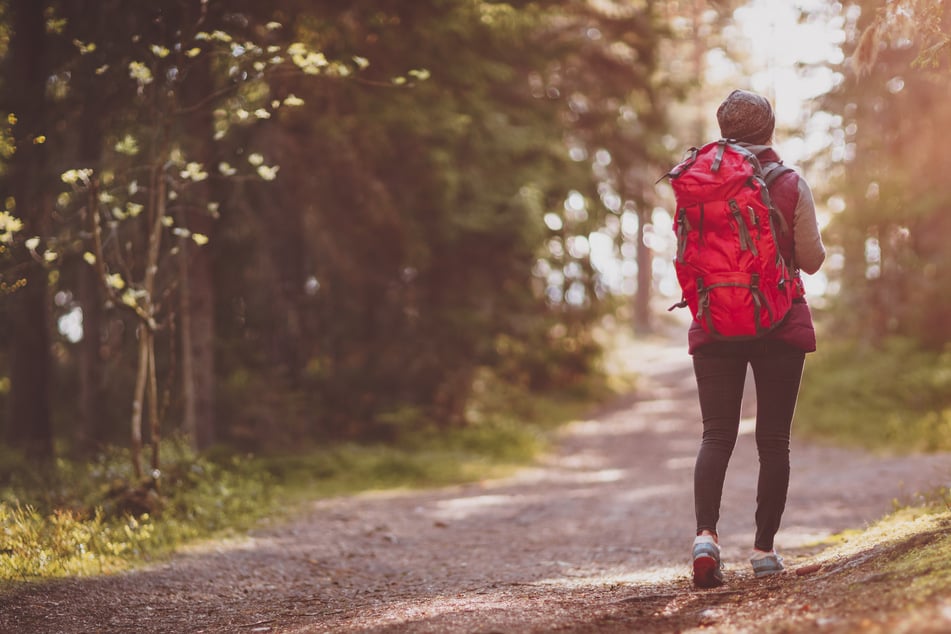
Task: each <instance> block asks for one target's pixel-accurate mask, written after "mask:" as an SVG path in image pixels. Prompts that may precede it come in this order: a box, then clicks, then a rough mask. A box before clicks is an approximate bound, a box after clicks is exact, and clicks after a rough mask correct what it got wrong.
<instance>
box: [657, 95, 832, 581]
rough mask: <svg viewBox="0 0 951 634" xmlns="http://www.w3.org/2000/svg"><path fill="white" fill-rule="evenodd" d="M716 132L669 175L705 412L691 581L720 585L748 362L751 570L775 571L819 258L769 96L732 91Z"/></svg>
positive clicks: (810, 216) (809, 214) (809, 211)
mask: <svg viewBox="0 0 951 634" xmlns="http://www.w3.org/2000/svg"><path fill="white" fill-rule="evenodd" d="M717 121H718V123H719V125H720V133H721V136H722V137H723V138H722V139H721V140H720V141H717V142H714V143H710V144H707V145H706V146H704V147H703V148H701V149H699V150H693V151H692V154H691V155H690V157H689V158H688V159H686V160H685V161H684V162H682V163H681V164H680V165H678V166H677V167H675V168H674V169H673V170H672V171H671V173H670V174H669V175H668V176H669V177H670V182H671V186H672V188H673V189H674V194H675V197H676V199H677V214H676V215H677V218H676V220H675V223H674V229H675V231H676V232H677V238H678V251H677V260H676V262H675V268H676V270H677V275H678V279H679V281H680V284H681V287H682V289H683V291H684V298H683V301H682V302H681V304H680V305H681V306H689V307H690V309H691V312H692V314H693V316H694V319H693V322H692V323H691V325H690V329H689V332H688V350H689V353H690V354H691V355H693V367H694V374H695V376H696V380H697V390H698V395H699V399H700V410H701V415H702V418H703V436H702V441H701V443H700V450H699V453H698V455H697V461H696V466H695V470H694V504H695V512H696V519H697V533H696V539H695V541H694V544H693V553H692V557H693V579H694V583H695V584H696V585H697V586H700V587H714V586H718V585H720V584H722V583H723V570H722V565H721V561H720V544H719V535H718V533H717V522H718V520H719V519H720V499H721V496H722V493H723V482H724V478H725V476H726V470H727V465H728V463H729V460H730V456H731V455H732V453H733V447H734V445H735V443H736V438H737V432H738V428H739V422H740V404H741V400H742V397H743V387H744V383H745V379H746V371H747V367H748V366H749V367H752V371H753V378H754V380H755V384H756V404H757V407H756V448H757V452H758V453H759V463H760V468H759V479H758V483H757V492H756V516H755V521H756V534H755V539H754V541H753V544H752V546H753V551H752V556H751V558H750V563H751V564H752V568H753V572H754V574H755V575H756V576H757V577H761V576H766V575H771V574H775V573H780V572H782V571H783V560H782V558H781V557H780V556H779V555H778V554H777V553H776V550H775V547H774V543H773V539H774V537H775V535H776V532H777V531H778V530H779V525H780V520H781V519H782V516H783V510H784V509H785V505H786V494H787V490H788V488H789V471H790V470H789V434H790V428H791V425H792V419H793V412H794V410H795V407H796V400H797V397H798V394H799V384H800V380H801V378H802V369H803V363H804V360H805V355H806V353H808V352H812V351H814V350H815V349H816V334H815V329H814V328H813V323H812V316H811V314H810V312H809V307H808V306H807V304H806V299H805V293H804V291H803V285H802V280H801V278H800V271H805V272H806V273H810V274H811V273H815V272H816V271H817V270H818V269H819V266H820V265H821V264H822V262H823V260H824V259H825V249H824V247H823V245H822V240H821V238H820V235H819V228H818V224H817V222H816V209H815V204H814V202H813V197H812V192H811V191H810V189H809V186H808V185H807V184H806V181H805V180H803V178H802V177H801V176H800V175H799V174H798V173H796V172H795V171H794V170H792V169H791V168H789V167H786V166H784V165H782V162H781V161H780V157H779V155H778V154H777V153H776V151H775V150H774V149H773V148H772V147H771V143H772V139H773V129H774V127H775V117H774V114H773V109H772V107H771V106H770V103H769V101H767V99H765V98H764V97H762V96H760V95H758V94H755V93H752V92H748V91H744V90H735V91H733V92H732V93H731V94H730V95H729V96H728V97H727V98H726V100H725V101H724V102H723V103H722V104H721V105H720V107H719V109H718V110H717Z"/></svg>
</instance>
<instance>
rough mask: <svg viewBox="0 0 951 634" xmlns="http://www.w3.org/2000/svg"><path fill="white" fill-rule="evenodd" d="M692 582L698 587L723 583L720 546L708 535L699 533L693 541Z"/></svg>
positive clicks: (712, 586) (708, 586)
mask: <svg viewBox="0 0 951 634" xmlns="http://www.w3.org/2000/svg"><path fill="white" fill-rule="evenodd" d="M693 583H694V585H695V586H697V587H698V588H716V587H717V586H721V585H723V566H721V565H720V547H719V546H718V545H717V543H716V542H715V541H714V539H713V537H711V536H710V535H700V536H698V537H697V538H696V539H695V540H694V541H693Z"/></svg>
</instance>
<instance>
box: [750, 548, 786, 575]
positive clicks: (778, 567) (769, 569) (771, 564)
mask: <svg viewBox="0 0 951 634" xmlns="http://www.w3.org/2000/svg"><path fill="white" fill-rule="evenodd" d="M750 563H751V564H752V565H753V574H755V575H756V576H757V577H768V576H769V575H776V574H779V573H781V572H783V571H784V570H786V569H785V568H784V567H783V558H782V557H780V556H779V555H777V554H776V553H770V554H768V555H765V556H763V557H753V558H752V559H750Z"/></svg>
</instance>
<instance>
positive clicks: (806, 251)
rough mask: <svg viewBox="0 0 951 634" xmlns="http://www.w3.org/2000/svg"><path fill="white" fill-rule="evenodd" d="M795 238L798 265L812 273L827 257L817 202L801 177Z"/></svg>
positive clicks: (794, 220) (794, 228)
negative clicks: (820, 228)
mask: <svg viewBox="0 0 951 634" xmlns="http://www.w3.org/2000/svg"><path fill="white" fill-rule="evenodd" d="M793 223H794V224H793V240H794V241H795V246H796V266H798V267H799V268H800V269H802V270H803V271H804V272H806V273H809V274H812V273H815V272H816V271H818V270H819V267H820V266H822V262H823V261H824V260H825V259H826V250H825V246H823V244H822V236H821V235H820V234H819V223H818V221H817V220H816V203H815V200H814V199H813V197H812V190H811V189H810V188H809V184H808V183H806V180H805V179H804V178H802V176H800V177H799V202H798V203H797V204H796V211H795V214H794V216H793Z"/></svg>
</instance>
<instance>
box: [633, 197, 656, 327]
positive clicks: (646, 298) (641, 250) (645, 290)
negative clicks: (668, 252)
mask: <svg viewBox="0 0 951 634" xmlns="http://www.w3.org/2000/svg"><path fill="white" fill-rule="evenodd" d="M646 223H647V212H646V211H643V210H640V209H639V210H638V212H637V293H636V294H635V295H634V333H635V334H636V335H637V336H638V337H640V336H643V335H649V334H650V333H651V332H652V327H653V324H652V320H651V306H650V303H651V286H652V284H653V282H652V277H653V276H652V275H651V265H652V262H651V261H652V259H653V255H652V254H651V250H650V249H649V248H648V247H647V245H646V244H645V243H644V225H645V224H646Z"/></svg>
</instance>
